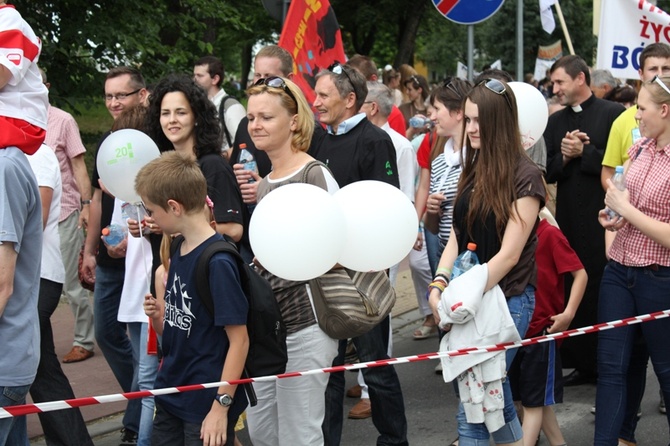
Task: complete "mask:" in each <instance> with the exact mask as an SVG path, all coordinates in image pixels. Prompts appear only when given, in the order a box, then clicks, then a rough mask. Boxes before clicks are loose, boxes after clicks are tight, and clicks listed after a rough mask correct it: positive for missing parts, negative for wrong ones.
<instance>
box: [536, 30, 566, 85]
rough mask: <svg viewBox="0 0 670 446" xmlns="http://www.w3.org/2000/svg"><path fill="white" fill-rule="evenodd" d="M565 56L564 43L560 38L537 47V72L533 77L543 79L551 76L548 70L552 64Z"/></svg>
mask: <svg viewBox="0 0 670 446" xmlns="http://www.w3.org/2000/svg"><path fill="white" fill-rule="evenodd" d="M562 56H563V45H562V44H561V41H560V40H557V41H556V42H554V43H552V44H551V45H547V46H540V47H538V49H537V59H535V72H534V74H533V77H535V79H537V80H538V81H541V80H542V79H544V78H545V77H549V75H548V73H547V71H548V70H549V69H550V68H551V66H552V65H553V64H554V62H556V61H557V60H558V59H560V58H561V57H562Z"/></svg>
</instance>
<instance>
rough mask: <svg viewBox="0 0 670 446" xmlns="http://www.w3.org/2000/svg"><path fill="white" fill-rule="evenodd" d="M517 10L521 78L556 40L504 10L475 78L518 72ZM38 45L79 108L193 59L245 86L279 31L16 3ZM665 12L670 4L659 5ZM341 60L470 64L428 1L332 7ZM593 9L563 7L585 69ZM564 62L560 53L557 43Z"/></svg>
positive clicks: (235, 12) (60, 3)
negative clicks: (132, 74) (131, 78)
mask: <svg viewBox="0 0 670 446" xmlns="http://www.w3.org/2000/svg"><path fill="white" fill-rule="evenodd" d="M517 1H524V6H525V17H524V61H525V66H524V69H525V70H526V71H531V70H532V67H533V65H534V61H535V54H536V51H537V46H538V45H540V44H546V43H550V42H553V41H555V40H556V39H562V38H563V33H562V31H561V29H560V27H557V29H556V31H554V33H553V34H552V35H548V34H546V33H545V32H544V31H542V29H541V27H540V20H539V14H538V2H537V0H507V1H506V2H505V4H504V5H503V7H502V8H501V10H500V11H499V12H498V13H497V14H496V15H495V16H494V17H493V18H491V19H490V20H488V21H486V22H484V23H482V24H480V25H476V26H475V46H476V51H475V61H476V62H475V69H481V67H482V66H483V65H485V64H488V63H491V62H492V61H493V60H495V59H497V58H501V59H502V61H503V66H504V68H506V69H508V70H509V71H514V69H515V67H516V48H515V45H516V40H515V35H516V31H515V26H516V5H517ZM12 3H13V4H15V5H16V7H17V9H18V10H19V11H20V12H21V14H22V15H23V16H24V18H25V19H26V20H27V21H28V22H29V23H30V24H31V25H32V26H33V28H34V29H35V31H36V32H37V34H38V35H39V36H41V38H42V40H43V51H42V56H41V59H40V64H41V65H42V66H43V67H44V68H45V69H46V71H47V74H48V76H49V80H50V82H51V83H52V90H51V97H52V101H53V102H54V103H55V104H57V105H58V104H63V103H68V102H69V103H77V104H81V103H82V98H92V97H99V96H101V94H102V85H103V78H104V75H103V74H102V73H104V72H105V71H106V70H107V69H109V68H110V67H112V66H116V65H119V64H131V65H135V66H138V67H141V69H142V72H143V74H144V75H145V77H146V78H147V81H148V82H155V81H156V80H158V79H159V78H160V77H162V76H163V75H165V74H166V73H168V72H173V71H177V72H186V73H190V72H191V70H192V64H193V61H194V60H195V59H197V58H198V57H200V56H202V55H205V54H214V55H216V56H218V57H220V58H221V59H222V60H223V62H224V65H225V67H226V71H227V73H236V74H237V75H239V76H240V77H241V78H242V79H246V78H247V74H248V72H249V69H250V66H251V49H252V47H253V46H254V45H255V44H256V43H259V42H260V43H269V42H275V41H276V40H277V38H278V36H279V34H280V31H281V30H280V23H279V22H278V21H276V20H274V19H272V18H271V17H270V16H269V15H268V14H267V12H266V11H265V9H264V8H263V7H262V5H261V1H260V0H218V1H211V0H155V1H152V2H138V1H130V0H93V1H91V0H30V1H28V0H13V1H12ZM662 3H670V0H659V6H663V5H662ZM331 5H332V6H333V8H334V10H335V13H336V15H337V18H338V21H339V23H340V25H341V28H342V33H343V37H344V43H345V51H346V53H347V54H350V55H351V54H354V53H360V54H366V55H369V56H371V57H372V58H373V59H375V61H377V63H378V64H379V65H380V66H383V65H385V64H389V63H390V64H392V65H394V66H398V65H400V64H402V63H410V64H411V63H413V62H414V60H415V59H417V60H421V61H423V62H425V63H427V64H428V66H429V69H430V71H431V72H432V73H434V75H435V76H436V77H439V78H441V77H443V76H444V75H447V74H453V73H454V72H455V69H456V62H457V61H459V60H460V61H463V62H465V61H467V51H468V50H467V29H466V27H465V26H462V25H457V24H455V23H452V22H450V21H448V20H446V19H445V18H444V17H442V16H441V15H440V14H439V13H438V12H437V10H436V9H435V8H434V7H433V4H432V1H431V0H367V1H364V2H362V1H360V0H331ZM591 5H592V2H591V0H573V1H571V2H562V6H563V12H564V13H565V19H566V22H567V24H568V28H569V29H570V33H571V36H572V40H573V42H574V45H575V50H576V52H577V54H579V55H581V56H583V57H584V58H585V59H586V60H587V61H588V62H590V61H591V56H592V54H593V49H594V45H595V39H594V37H593V36H592V35H591V28H592V27H591V20H592V10H591V8H592V6H591ZM563 48H564V52H565V53H567V45H566V44H565V42H564V45H563Z"/></svg>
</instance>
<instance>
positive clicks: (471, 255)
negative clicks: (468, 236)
mask: <svg viewBox="0 0 670 446" xmlns="http://www.w3.org/2000/svg"><path fill="white" fill-rule="evenodd" d="M476 250H477V244H476V243H472V242H470V243H468V249H467V250H465V251H463V252H462V253H460V254H459V255H458V257H456V260H455V261H454V266H453V268H452V270H451V280H453V279H455V278H456V277H458V276H460V275H461V274H463V273H464V272H466V271H467V270H469V269H470V268H472V267H473V266H475V265H479V258H478V257H477V253H476V252H475V251H476Z"/></svg>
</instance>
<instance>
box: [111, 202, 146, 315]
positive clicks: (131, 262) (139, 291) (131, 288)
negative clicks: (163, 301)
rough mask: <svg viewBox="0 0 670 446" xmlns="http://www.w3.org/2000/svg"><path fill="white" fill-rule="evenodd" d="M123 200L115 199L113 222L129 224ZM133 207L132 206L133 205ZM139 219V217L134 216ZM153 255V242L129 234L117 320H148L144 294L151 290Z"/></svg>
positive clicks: (123, 224)
mask: <svg viewBox="0 0 670 446" xmlns="http://www.w3.org/2000/svg"><path fill="white" fill-rule="evenodd" d="M122 204H123V201H121V200H119V199H118V198H116V199H115V200H114V213H113V214H112V223H116V224H120V225H122V226H127V223H126V221H125V218H124V217H123V212H122V210H121V205H122ZM131 208H132V207H131ZM134 220H137V218H134ZM152 260H153V255H152V252H151V243H149V239H148V238H146V237H140V238H137V237H133V236H132V235H130V234H128V247H127V248H126V275H125V279H124V281H123V291H121V301H120V303H119V312H118V313H117V317H116V318H117V320H118V321H119V322H126V323H127V322H148V320H149V319H148V318H147V315H146V314H144V307H143V304H144V295H145V294H147V293H148V292H149V281H150V280H151V263H152Z"/></svg>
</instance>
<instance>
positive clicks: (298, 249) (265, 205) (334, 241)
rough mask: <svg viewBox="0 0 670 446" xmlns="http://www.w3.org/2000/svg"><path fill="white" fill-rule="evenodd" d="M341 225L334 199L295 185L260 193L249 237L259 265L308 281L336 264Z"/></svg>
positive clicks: (341, 241)
mask: <svg viewBox="0 0 670 446" xmlns="http://www.w3.org/2000/svg"><path fill="white" fill-rule="evenodd" d="M345 235H346V226H345V220H344V216H343V215H342V211H341V210H340V208H339V206H338V205H337V203H336V202H335V199H334V198H333V196H332V195H330V194H329V193H328V192H326V191H325V190H323V189H321V188H320V187H317V186H314V185H311V184H304V183H295V184H287V185H285V186H282V187H279V188H277V189H275V190H273V191H272V192H270V193H269V194H268V195H266V196H265V197H264V198H263V199H262V200H261V201H260V202H259V203H258V205H257V206H256V209H254V213H253V215H252V217H251V222H250V224H249V240H250V242H251V248H252V249H253V251H254V255H255V256H256V258H257V259H258V261H259V263H260V264H261V265H263V267H264V268H265V269H267V270H268V271H270V272H271V273H272V274H274V275H275V276H279V277H281V278H283V279H287V280H309V279H313V278H315V277H318V276H320V275H322V274H324V273H325V272H327V271H329V270H330V269H331V268H333V266H335V264H336V263H337V259H338V258H339V257H340V253H341V252H342V247H343V245H344V237H345Z"/></svg>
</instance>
